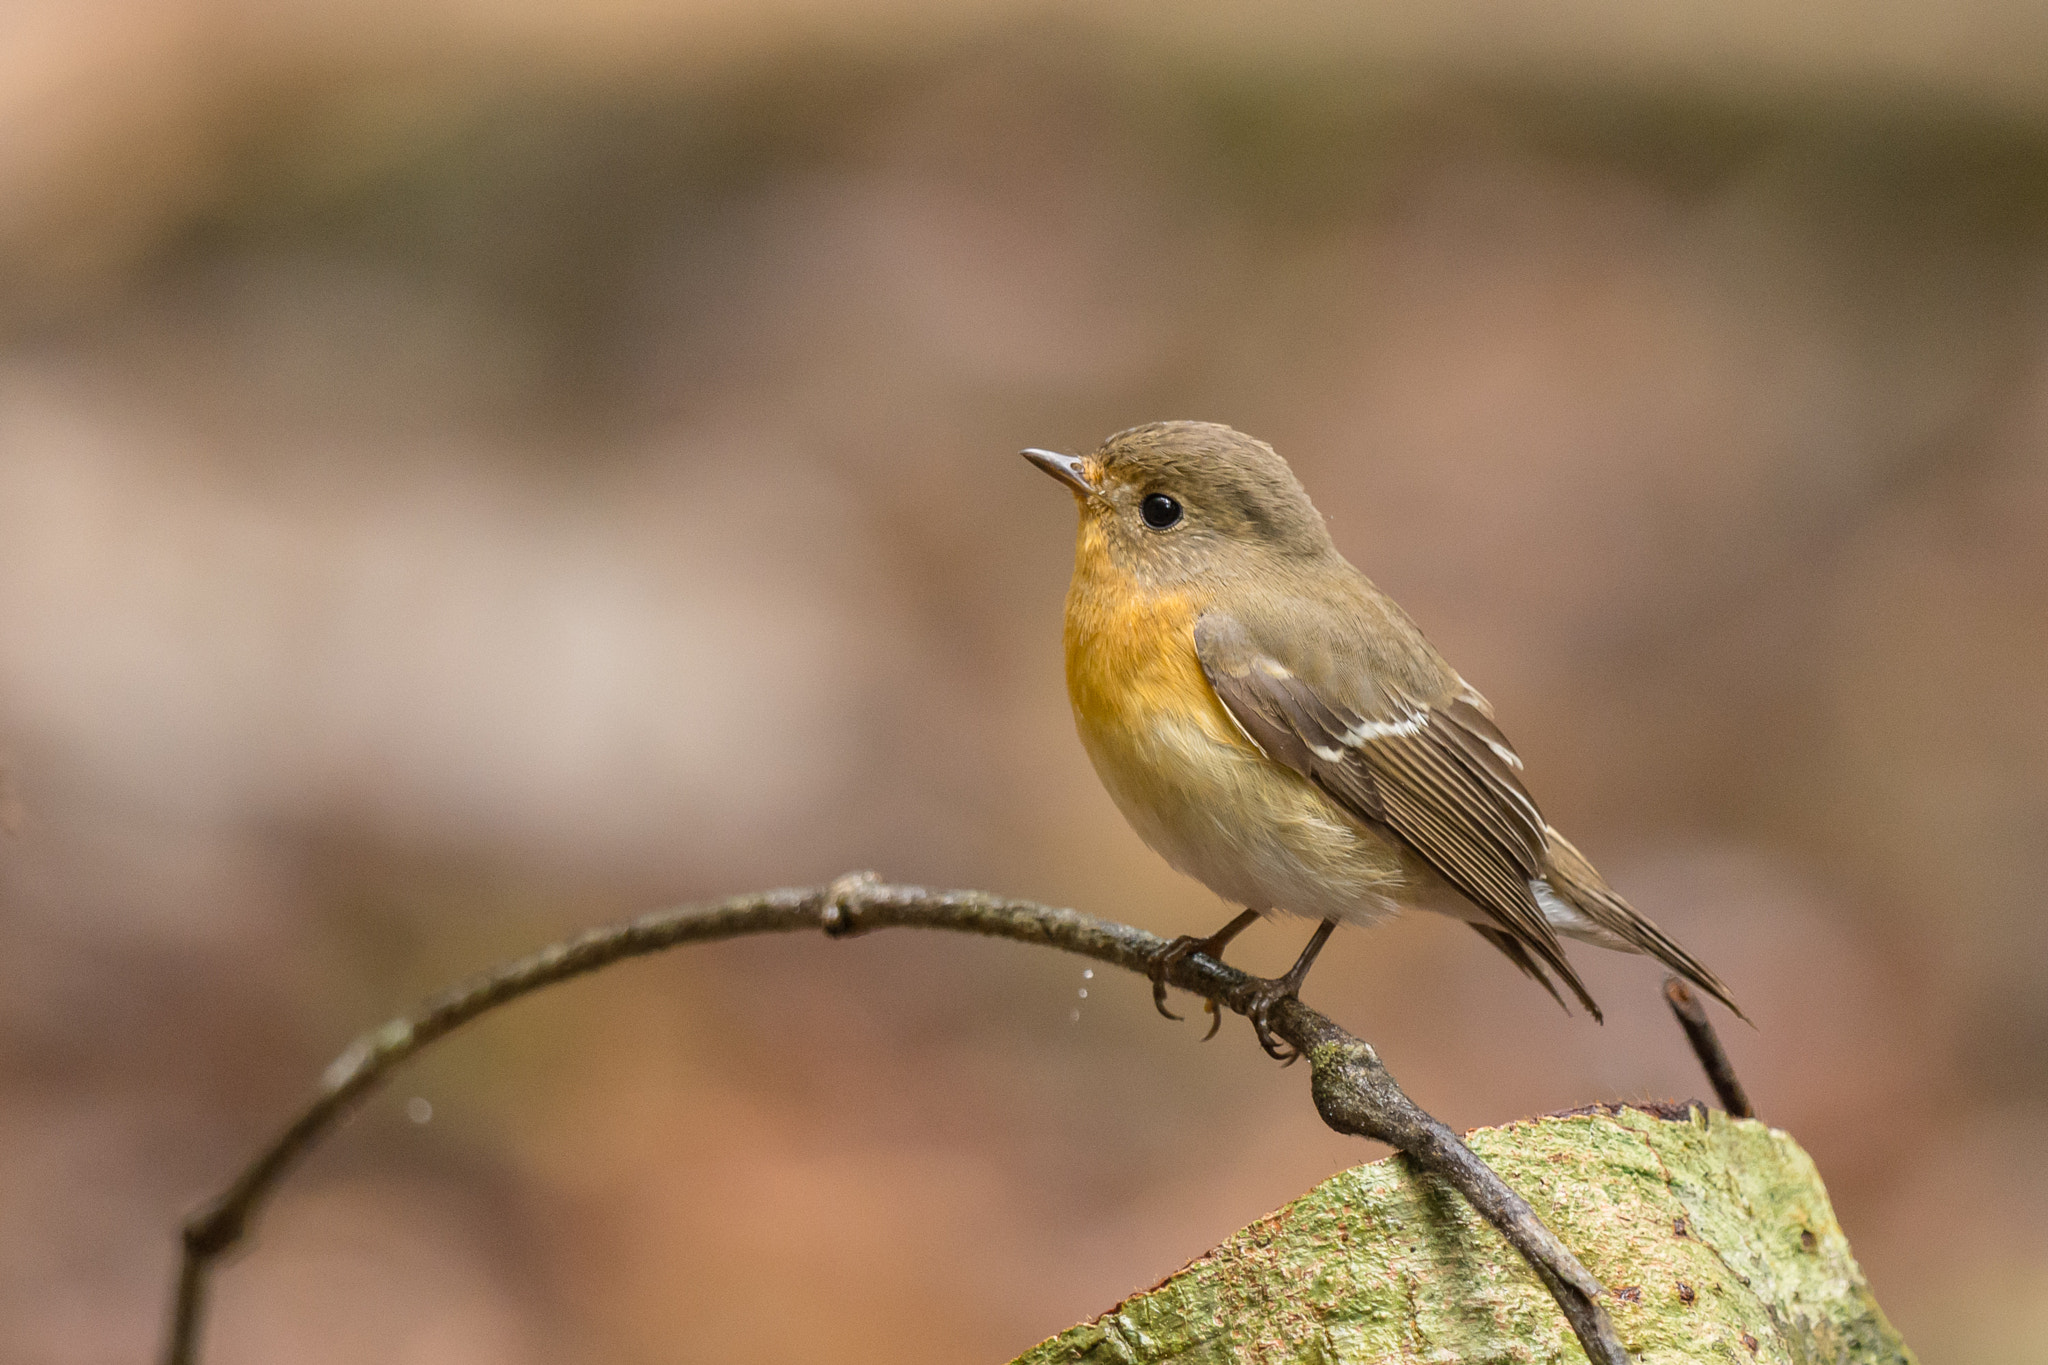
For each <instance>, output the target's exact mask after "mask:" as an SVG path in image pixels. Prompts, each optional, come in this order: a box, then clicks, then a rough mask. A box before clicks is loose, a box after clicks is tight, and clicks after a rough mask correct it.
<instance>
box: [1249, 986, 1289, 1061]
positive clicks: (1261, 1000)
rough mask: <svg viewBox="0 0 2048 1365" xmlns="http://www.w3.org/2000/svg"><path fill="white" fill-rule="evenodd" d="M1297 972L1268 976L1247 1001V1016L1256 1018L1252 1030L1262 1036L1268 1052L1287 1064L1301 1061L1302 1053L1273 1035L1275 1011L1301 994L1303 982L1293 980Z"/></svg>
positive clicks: (1270, 1055) (1252, 1019)
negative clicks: (1284, 1001) (1282, 1002)
mask: <svg viewBox="0 0 2048 1365" xmlns="http://www.w3.org/2000/svg"><path fill="white" fill-rule="evenodd" d="M1293 975H1294V973H1293V972H1289V973H1288V974H1287V975H1286V976H1278V977H1264V978H1261V979H1260V980H1259V984H1258V985H1257V986H1255V987H1253V989H1252V998H1251V999H1250V1000H1249V1001H1247V1002H1246V1003H1245V1011H1244V1017H1245V1018H1247V1019H1249V1020H1251V1021H1252V1032H1253V1033H1255V1034H1257V1035H1258V1037H1259V1046H1260V1047H1262V1048H1264V1049H1266V1055H1267V1056H1268V1057H1271V1058H1272V1059H1273V1060H1274V1061H1276V1062H1279V1063H1281V1064H1282V1065H1284V1066H1293V1065H1294V1064H1295V1063H1296V1062H1298V1061H1300V1060H1301V1053H1300V1052H1299V1051H1297V1050H1296V1049H1294V1048H1292V1047H1290V1046H1288V1045H1287V1044H1286V1043H1284V1042H1282V1041H1281V1040H1280V1039H1278V1038H1276V1037H1274V1036H1273V1024H1272V1015H1273V1010H1274V1009H1275V1007H1277V1006H1278V1005H1279V1004H1280V1002H1281V1001H1283V1000H1292V999H1294V998H1296V997H1297V996H1298V995H1300V993H1301V983H1300V982H1299V981H1292V980H1289V978H1290V977H1292V976H1293Z"/></svg>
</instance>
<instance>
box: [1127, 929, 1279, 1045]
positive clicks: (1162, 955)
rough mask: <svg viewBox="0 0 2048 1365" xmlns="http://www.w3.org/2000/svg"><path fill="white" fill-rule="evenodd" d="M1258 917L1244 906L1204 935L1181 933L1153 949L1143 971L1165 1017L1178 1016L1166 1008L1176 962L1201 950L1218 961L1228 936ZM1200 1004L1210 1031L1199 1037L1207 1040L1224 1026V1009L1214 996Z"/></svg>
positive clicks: (1153, 1000)
mask: <svg viewBox="0 0 2048 1365" xmlns="http://www.w3.org/2000/svg"><path fill="white" fill-rule="evenodd" d="M1258 917H1259V912H1258V911H1256V910H1247V911H1245V912H1244V913H1243V914H1241V915H1239V916H1238V917H1237V918H1236V919H1234V920H1232V921H1230V923H1228V924H1226V925H1224V926H1223V927H1222V928H1221V929H1218V930H1217V931H1216V932H1215V933H1213V934H1211V935H1209V937H1207V938H1196V937H1195V936H1194V935H1193V934H1182V935H1181V936H1180V937H1179V938H1177V939H1175V940H1174V941H1173V942H1171V943H1169V944H1167V945H1166V946H1165V947H1164V948H1161V949H1160V950H1159V951H1158V952H1157V953H1155V954H1154V955H1153V957H1152V964H1151V969H1150V970H1149V971H1148V972H1147V973H1146V975H1148V976H1150V977H1151V978H1152V1006H1153V1008H1154V1009H1156V1010H1158V1011H1159V1012H1160V1013H1161V1014H1163V1015H1165V1016H1166V1017H1167V1018H1168V1019H1172V1020H1174V1021H1176V1022H1178V1021H1179V1019H1180V1016H1179V1015H1178V1014H1175V1013H1174V1012H1173V1011H1172V1010H1170V1009H1168V1008H1166V974H1167V973H1168V972H1170V971H1172V970H1173V968H1174V966H1175V965H1176V964H1178V963H1180V962H1184V961H1186V960H1187V959H1188V958H1190V957H1192V956H1194V955H1195V954H1196V953H1200V954H1201V955H1202V956H1204V957H1206V958H1208V959H1209V960H1211V961H1212V962H1221V961H1222V960H1223V950H1224V949H1225V948H1226V947H1228V946H1229V944H1230V940H1232V939H1234V938H1236V937H1237V936H1238V935H1239V934H1241V933H1243V932H1244V931H1245V929H1246V927H1247V926H1249V925H1251V924H1252V923H1253V922H1254V921H1256V920H1257V919H1258ZM1202 1008H1204V1009H1206V1010H1207V1011H1209V1031H1208V1032H1207V1033H1205V1034H1203V1035H1202V1041H1203V1042H1205V1043H1206V1042H1208V1041H1209V1040H1210V1039H1211V1038H1214V1037H1215V1036H1216V1030H1217V1029H1219V1028H1221V1027H1223V1012H1222V1011H1221V1010H1219V1009H1217V1008H1216V1002H1215V1001H1214V1000H1205V1001H1203V1002H1202Z"/></svg>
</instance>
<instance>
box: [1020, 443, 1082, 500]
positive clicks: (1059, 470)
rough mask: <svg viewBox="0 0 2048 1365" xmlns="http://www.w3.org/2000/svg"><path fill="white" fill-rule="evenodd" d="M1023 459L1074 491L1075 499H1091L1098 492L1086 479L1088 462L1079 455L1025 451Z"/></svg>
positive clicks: (1046, 451) (1048, 451) (1047, 451)
mask: <svg viewBox="0 0 2048 1365" xmlns="http://www.w3.org/2000/svg"><path fill="white" fill-rule="evenodd" d="M1023 455H1024V458H1025V459H1027V460H1029V461H1031V463H1033V464H1035V465H1037V466H1038V467H1039V468H1040V469H1043V470H1044V471H1045V472H1046V473H1048V474H1050V475H1052V476H1053V477H1054V478H1055V479H1058V480H1059V481H1060V482H1061V483H1063V484H1065V485H1066V486H1067V487H1069V488H1071V489H1073V490H1074V495H1075V496H1076V497H1082V498H1092V497H1094V496H1095V495H1096V493H1097V492H1099V491H1100V490H1099V489H1097V488H1096V487H1095V484H1094V481H1093V480H1091V479H1090V478H1089V477H1088V473H1089V471H1088V461H1087V460H1085V459H1083V458H1081V457H1080V456H1079V455H1060V454H1057V453H1055V452H1053V451H1050V450H1027V451H1024V452H1023Z"/></svg>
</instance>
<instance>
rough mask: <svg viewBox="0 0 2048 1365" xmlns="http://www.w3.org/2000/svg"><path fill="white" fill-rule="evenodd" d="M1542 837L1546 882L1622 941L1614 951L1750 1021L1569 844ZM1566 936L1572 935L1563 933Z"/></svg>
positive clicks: (1553, 832) (1720, 986)
mask: <svg viewBox="0 0 2048 1365" xmlns="http://www.w3.org/2000/svg"><path fill="white" fill-rule="evenodd" d="M1545 832H1546V834H1547V835H1548V836H1549V838H1548V842H1549V845H1550V867H1549V872H1550V876H1549V879H1548V880H1549V882H1550V884H1551V886H1552V887H1553V888H1555V890H1556V891H1557V893H1558V894H1559V895H1561V896H1563V897H1564V898H1565V899H1566V900H1568V901H1570V902H1571V904H1572V906H1573V907H1574V908H1576V909H1577V910H1578V911H1579V913H1580V914H1582V915H1584V916H1585V917H1586V918H1587V919H1589V920H1591V921H1592V922H1593V925H1594V926H1595V928H1597V929H1598V930H1599V931H1601V937H1603V938H1604V937H1607V936H1609V935H1611V936H1612V937H1613V938H1615V939H1619V940H1620V942H1619V943H1618V944H1613V945H1612V946H1615V947H1627V948H1632V949H1634V950H1635V951H1636V952H1639V953H1646V954H1648V955H1649V956H1651V957H1654V958H1656V959H1657V960H1658V961H1659V962H1661V963H1663V964H1664V965H1665V966H1667V967H1669V968H1670V969H1671V970H1672V971H1674V972H1677V973H1678V974H1679V975H1680V976H1682V977H1684V978H1685V979H1686V980H1688V981H1690V982H1692V983H1693V985H1695V986H1698V987H1699V988H1700V989H1701V990H1703V991H1705V992H1707V994H1709V995H1711V996H1713V997H1714V998H1715V999H1716V1000H1719V1001H1720V1002H1721V1003H1722V1004H1724V1005H1726V1006H1727V1007H1728V1008H1729V1009H1731V1010H1734V1011H1735V1016H1736V1017H1737V1018H1738V1019H1740V1020H1742V1021H1743V1022H1744V1023H1748V1022H1749V1016H1748V1015H1746V1014H1744V1013H1743V1012H1742V1007H1741V1006H1740V1005H1738V1004H1736V1003H1735V1000H1734V998H1733V997H1732V996H1730V995H1729V993H1728V988H1727V987H1726V986H1724V985H1723V984H1721V978H1720V977H1718V976H1715V975H1714V974H1713V973H1712V972H1710V971H1708V970H1707V969H1706V967H1705V966H1704V965H1703V964H1701V962H1700V961H1699V959H1698V958H1695V957H1694V956H1693V955H1692V954H1691V953H1688V952H1687V951H1686V950H1685V949H1683V948H1681V947H1679V946H1678V944H1676V943H1675V942H1673V941H1672V939H1671V938H1670V936H1669V935H1667V934H1666V933H1665V932H1664V931H1663V930H1662V929H1659V928H1658V927H1657V926H1656V925H1655V924H1653V923H1651V922H1650V921H1649V920H1648V919H1646V918H1644V917H1643V915H1642V914H1641V913H1640V912H1639V911H1637V910H1636V908H1635V907H1634V906H1632V905H1630V904H1629V903H1628V902H1627V901H1625V900H1623V899H1622V898H1621V897H1620V896H1618V895H1616V894H1615V891H1614V888H1612V887H1610V886H1609V885H1608V884H1607V880H1606V878H1604V877H1602V876H1601V875H1600V874H1599V872H1597V871H1596V870H1594V867H1593V864H1591V863H1589V862H1587V861H1586V855H1585V854H1583V853H1581V852H1579V851H1578V849H1576V848H1574V847H1572V843H1571V840H1569V839H1567V838H1565V837H1564V836H1563V835H1562V834H1559V833H1558V832H1557V831H1556V830H1554V829H1550V830H1546V831H1545ZM1566 932H1570V930H1568V929H1567V930H1566Z"/></svg>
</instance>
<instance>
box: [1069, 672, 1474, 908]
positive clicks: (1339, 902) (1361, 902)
mask: <svg viewBox="0 0 2048 1365" xmlns="http://www.w3.org/2000/svg"><path fill="white" fill-rule="evenodd" d="M1076 720H1077V722H1078V724H1079V728H1080V731H1081V741H1082V744H1083V745H1084V746H1085V747H1086V748H1087V750H1088V756H1089V758H1090V759H1092V760H1093V761H1094V764H1095V771H1096V772H1097V774H1098V775H1100V777H1101V778H1102V784H1103V786H1104V787H1106V788H1107V789H1108V790H1109V794H1110V797H1111V799H1113V800H1114V801H1115V802H1116V805H1117V808H1118V809H1119V810H1121V811H1122V812H1123V814H1124V818H1125V819H1126V820H1128V821H1130V823H1131V827H1132V828H1133V829H1135V830H1136V831H1137V833H1138V836H1139V837H1140V838H1141V839H1143V840H1144V841H1145V842H1146V844H1148V845H1149V846H1150V847H1151V848H1152V849H1153V850H1154V851H1155V852H1157V853H1158V854H1159V855H1160V856H1161V857H1162V858H1164V859H1166V861H1167V862H1168V863H1170V864H1172V866H1173V867H1174V868H1175V869H1176V870H1178V871H1180V872H1184V873H1186V874H1187V875H1188V876H1191V877H1193V878H1195V879H1196V880H1198V881H1200V882H1202V883H1203V884H1204V885H1206V886H1207V887H1208V888H1209V889H1210V890H1212V891H1214V892H1215V893H1216V894H1217V895H1219V896H1221V897H1222V898H1223V899H1224V900H1226V901H1228V902H1230V903H1231V904H1233V905H1242V906H1246V907H1249V908H1251V909H1256V910H1263V911H1288V912H1292V913H1294V914H1298V915H1307V916H1310V917H1312V918H1316V919H1334V920H1342V921H1344V922H1347V923H1352V924H1370V923H1372V922H1374V921H1376V920H1380V919H1384V918H1386V917H1387V916H1388V915H1391V914H1393V913H1394V912H1395V911H1397V910H1399V909H1401V908H1402V907H1404V906H1408V907H1413V908H1416V909H1427V910H1435V911H1439V912H1441V913H1445V914H1450V915H1454V916H1456V917H1458V918H1461V919H1465V918H1474V917H1476V916H1478V914H1479V912H1478V910H1477V907H1475V906H1473V905H1472V904H1471V902H1469V901H1467V900H1466V899H1465V898H1464V897H1463V896H1461V895H1459V894H1458V893H1457V892H1456V891H1455V890H1454V889H1453V888H1452V887H1451V886H1450V885H1449V884H1448V883H1447V882H1445V881H1444V880H1443V878H1442V877H1441V876H1439V875H1438V874H1437V872H1436V870H1435V869H1434V868H1432V867H1430V866H1429V864H1428V863H1427V862H1425V861H1424V860H1423V859H1422V858H1420V857H1419V856H1418V855H1416V854H1415V853H1414V852H1413V851H1412V850H1410V849H1409V848H1408V847H1407V846H1406V845H1405V844H1403V843H1401V842H1400V841H1398V840H1396V839H1394V838H1391V837H1389V836H1388V835H1387V834H1385V833H1383V832H1382V831H1381V830H1380V829H1379V828H1378V827H1377V826H1375V825H1373V824H1370V823H1368V822H1366V821H1363V820H1359V819H1356V818H1353V817H1352V816H1351V815H1350V814H1349V813H1348V812H1346V811H1345V810H1343V808H1341V807H1339V806H1338V805H1336V804H1335V803H1334V802H1333V801H1331V800H1330V798H1329V797H1327V796H1326V795H1324V794H1323V792H1322V790H1321V789H1320V788H1318V787H1316V786H1314V785H1313V784H1312V783H1310V782H1309V781H1308V780H1307V779H1306V778H1304V777H1301V776H1299V775H1298V774H1296V773H1294V772H1291V771H1289V770H1287V769H1283V768H1280V767H1278V766H1276V765H1275V764H1273V763H1271V762H1270V761H1268V760H1267V759H1266V758H1265V756H1264V755H1262V754H1260V753H1258V752H1257V751H1256V750H1254V749H1252V748H1250V747H1248V746H1247V745H1245V744H1242V743H1239V742H1235V741H1236V738H1237V737H1236V736H1234V735H1233V736H1231V737H1230V739H1229V740H1224V739H1222V738H1220V737H1218V736H1217V735H1215V734H1214V733H1213V732H1212V731H1211V729H1210V727H1209V726H1207V725H1204V724H1202V723H1201V722H1200V721H1198V720H1183V719H1170V718H1164V717H1159V716H1155V717H1154V718H1152V719H1151V720H1150V721H1149V722H1143V723H1119V724H1116V725H1105V726H1099V725H1092V724H1090V723H1089V720H1088V719H1087V717H1085V716H1082V715H1080V714H1079V713H1078V712H1077V715H1076Z"/></svg>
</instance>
